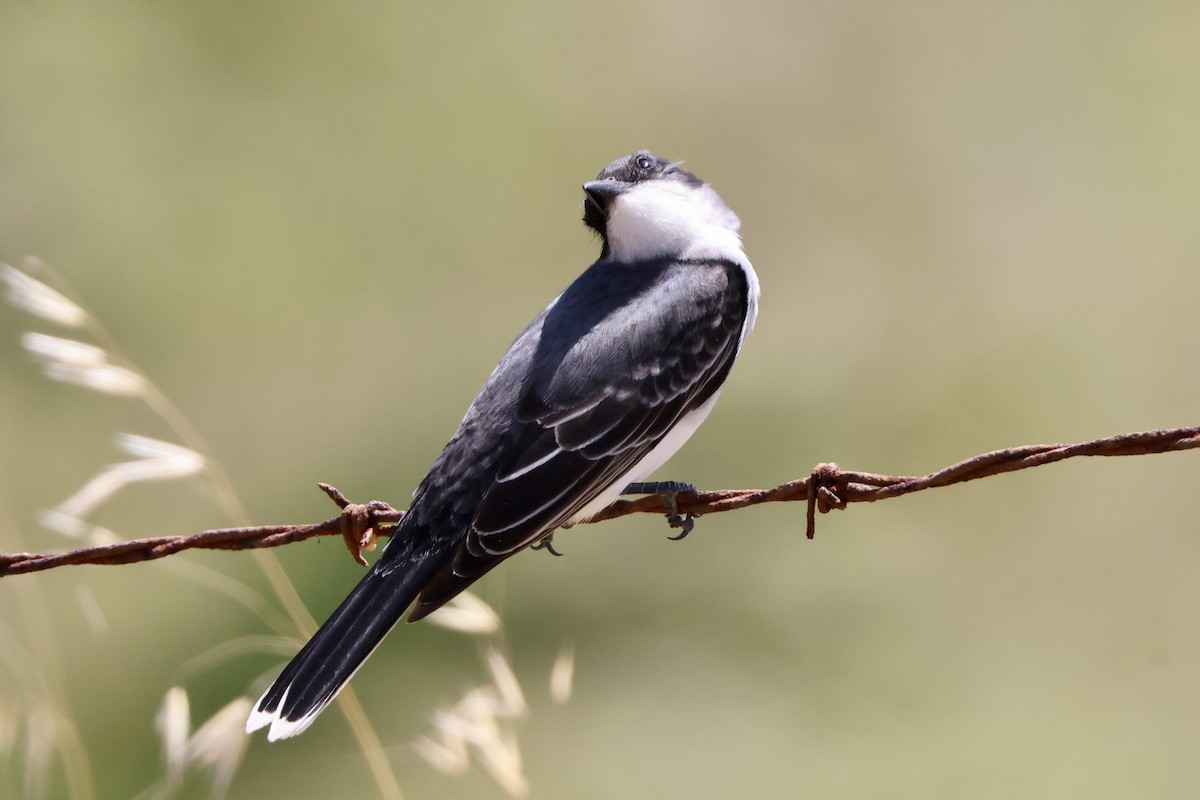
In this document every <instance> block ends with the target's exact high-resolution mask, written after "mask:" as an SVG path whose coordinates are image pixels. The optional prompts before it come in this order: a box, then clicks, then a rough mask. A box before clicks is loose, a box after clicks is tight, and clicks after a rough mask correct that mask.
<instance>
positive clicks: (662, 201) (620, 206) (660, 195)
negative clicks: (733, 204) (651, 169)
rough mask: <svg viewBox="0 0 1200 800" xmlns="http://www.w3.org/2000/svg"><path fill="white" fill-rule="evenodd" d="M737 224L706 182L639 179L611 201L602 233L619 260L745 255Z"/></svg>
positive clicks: (742, 257) (736, 219) (733, 256)
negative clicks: (693, 184) (691, 184)
mask: <svg viewBox="0 0 1200 800" xmlns="http://www.w3.org/2000/svg"><path fill="white" fill-rule="evenodd" d="M740 227H741V222H740V221H739V220H738V218H737V215H736V214H734V213H733V211H731V210H730V209H729V207H728V206H726V205H725V204H724V203H723V202H721V198H720V197H719V196H718V195H717V193H716V191H714V190H713V189H712V187H710V186H709V185H708V184H705V185H703V186H699V187H697V186H689V185H687V184H685V183H682V182H679V181H673V180H654V181H646V182H645V183H639V184H637V185H636V186H633V187H631V188H630V189H629V190H628V191H626V192H624V193H623V194H621V195H619V196H618V197H616V198H614V199H613V203H612V207H611V208H610V209H609V214H608V221H607V224H606V227H605V234H606V236H607V239H608V246H609V250H610V253H611V255H612V257H613V258H614V259H616V260H617V261H624V262H634V261H648V260H651V259H655V258H662V257H664V256H669V257H672V258H684V259H691V258H724V259H739V260H740V259H744V258H745V256H744V255H743V251H742V238H741V236H739V235H738V229H739V228H740Z"/></svg>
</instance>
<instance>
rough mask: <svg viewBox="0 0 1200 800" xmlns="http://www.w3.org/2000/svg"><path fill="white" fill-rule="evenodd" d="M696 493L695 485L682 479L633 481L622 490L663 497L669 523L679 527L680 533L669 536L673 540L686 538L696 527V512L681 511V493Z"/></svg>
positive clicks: (627, 492)
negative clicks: (684, 512)
mask: <svg viewBox="0 0 1200 800" xmlns="http://www.w3.org/2000/svg"><path fill="white" fill-rule="evenodd" d="M695 493H696V487H695V486H693V485H692V484H690V483H683V482H682V481H651V482H648V483H631V484H629V485H628V486H626V487H625V489H624V491H622V492H621V494H656V495H658V496H659V497H660V498H662V502H663V507H664V508H665V509H666V512H667V524H668V525H670V526H671V527H672V528H679V534H678V535H676V536H668V537H667V538H668V539H670V540H671V541H673V542H677V541H679V540H680V539H682V538H684V537H685V536H687V535H688V534H689V533H691V532H692V529H693V528H695V527H696V516H695V515H694V514H680V513H679V495H681V494H695Z"/></svg>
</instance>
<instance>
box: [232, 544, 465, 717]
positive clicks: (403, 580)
mask: <svg viewBox="0 0 1200 800" xmlns="http://www.w3.org/2000/svg"><path fill="white" fill-rule="evenodd" d="M396 545H401V542H399V541H395V542H393V543H392V546H396ZM389 555H390V554H389V553H387V552H386V551H385V552H384V554H383V556H381V557H380V559H379V561H377V562H376V563H375V565H374V566H373V567H371V569H370V571H368V572H367V574H366V575H365V576H363V579H362V580H361V581H359V584H358V585H357V586H355V587H354V589H353V591H351V592H350V594H349V596H348V597H347V598H346V599H345V600H343V601H342V604H341V605H340V606H338V609H337V611H334V612H333V615H332V616H330V617H329V619H328V620H326V621H325V624H324V625H322V626H321V629H320V630H319V631H317V633H316V635H314V636H313V637H312V639H310V640H309V642H308V644H306V645H304V647H303V648H301V650H300V652H299V653H297V654H296V657H295V658H293V659H292V661H291V663H289V664H288V665H287V666H286V667H284V670H283V672H281V673H280V675H279V677H278V678H276V679H275V682H274V683H273V684H271V688H269V689H267V691H266V692H264V693H263V696H262V697H261V698H259V700H258V703H257V704H256V705H255V707H254V711H252V712H251V713H250V718H249V719H248V720H247V721H246V732H247V733H253V732H254V731H256V730H258V729H259V728H265V727H266V726H268V725H270V726H271V730H270V731H269V732H268V733H267V738H268V739H270V740H271V741H275V740H276V739H286V738H287V737H289V736H295V735H296V734H298V733H301V732H302V731H304V729H305V728H307V727H308V726H309V725H311V724H312V722H313V720H314V719H316V718H317V715H318V714H320V713H321V712H322V711H323V710H324V709H325V706H327V705H329V704H330V702H332V701H333V698H334V697H336V696H337V693H338V692H340V691H341V690H342V687H343V686H345V685H346V683H347V682H348V681H349V680H350V678H352V677H353V676H354V673H355V672H357V671H358V668H359V667H360V666H362V664H363V662H364V661H366V660H367V656H369V655H371V653H372V652H373V651H374V650H375V648H376V647H378V646H379V643H380V642H381V641H383V637H385V636H387V634H388V631H390V630H391V629H392V628H393V627H394V626H395V624H396V623H397V622H398V621H399V620H400V617H401V615H402V614H404V610H405V609H406V608H408V606H409V605H410V604H411V603H412V601H413V600H414V599H415V598H416V596H417V595H418V594H419V593H420V591H421V589H422V588H423V587H424V586H425V584H426V583H427V582H428V581H429V579H430V578H431V577H432V576H433V574H434V573H435V572H436V571H437V570H438V568H440V567H441V566H442V562H444V561H445V560H446V558H447V557H448V556H449V553H445V554H440V553H436V552H435V553H432V554H426V555H424V556H422V557H417V558H415V559H414V558H411V557H406V556H407V555H408V554H406V553H397V554H396V555H397V556H398V557H392V558H389V557H388V556H389Z"/></svg>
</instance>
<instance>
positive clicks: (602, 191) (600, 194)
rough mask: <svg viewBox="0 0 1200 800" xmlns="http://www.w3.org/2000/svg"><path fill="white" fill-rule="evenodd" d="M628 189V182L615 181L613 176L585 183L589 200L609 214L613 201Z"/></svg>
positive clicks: (585, 191)
mask: <svg viewBox="0 0 1200 800" xmlns="http://www.w3.org/2000/svg"><path fill="white" fill-rule="evenodd" d="M628 189H629V184H628V183H626V182H625V181H615V180H613V179H612V178H605V179H603V180H598V181H588V182H587V183H585V184H584V185H583V193H584V195H585V196H586V197H587V201H588V202H589V203H591V204H592V205H594V206H595V207H596V208H597V209H599V210H600V211H601V212H602V213H604V214H606V215H607V214H608V207H609V206H610V205H612V201H613V200H614V199H616V198H617V196H618V195H620V194H622V193H624V192H625V191H626V190H628Z"/></svg>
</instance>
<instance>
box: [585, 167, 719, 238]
mask: <svg viewBox="0 0 1200 800" xmlns="http://www.w3.org/2000/svg"><path fill="white" fill-rule="evenodd" d="M596 180H598V181H604V180H611V181H620V182H622V183H630V184H635V183H644V182H646V181H653V180H677V181H680V182H681V183H686V184H688V185H689V186H703V185H704V181H702V180H700V179H699V178H697V177H696V176H695V175H693V174H692V173H690V172H688V171H687V170H685V169H680V168H679V162H672V161H668V160H667V159H665V158H660V157H658V156H656V155H654V154H653V153H651V152H650V151H649V150H638V151H637V152H636V153H630V154H629V155H627V156H623V157H622V158H618V159H617V160H616V161H614V162H612V163H611V164H609V165H608V166H607V167H605V168H604V169H603V170H601V171H600V174H599V175H597V176H596ZM583 221H584V222H585V223H586V224H587V226H588V227H589V228H591V229H592V230H594V231H596V233H598V234H600V235H601V236H602V237H603V236H605V229H606V227H607V221H608V218H607V215H606V214H605V213H604V210H603V209H602V208H600V207H599V206H597V205H596V204H595V203H590V202H588V201H587V200H584V203H583Z"/></svg>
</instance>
